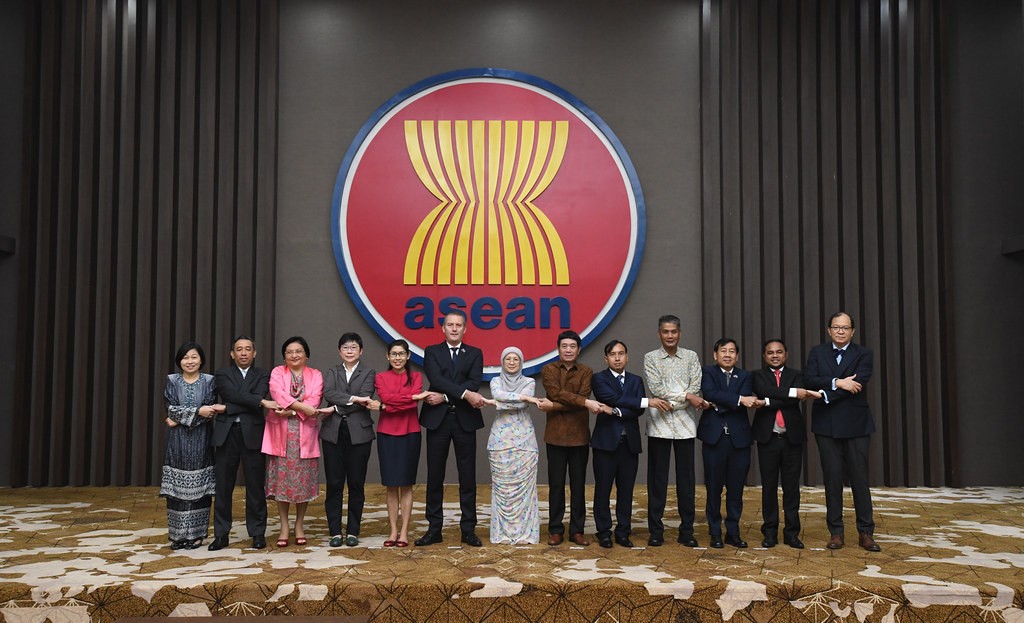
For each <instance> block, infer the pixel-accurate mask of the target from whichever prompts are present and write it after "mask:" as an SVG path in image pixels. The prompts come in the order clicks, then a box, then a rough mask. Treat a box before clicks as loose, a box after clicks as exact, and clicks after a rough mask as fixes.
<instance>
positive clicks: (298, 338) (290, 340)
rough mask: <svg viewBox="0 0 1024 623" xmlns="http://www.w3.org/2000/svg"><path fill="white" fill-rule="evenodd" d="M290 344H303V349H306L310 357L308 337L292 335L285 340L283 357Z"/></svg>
mask: <svg viewBox="0 0 1024 623" xmlns="http://www.w3.org/2000/svg"><path fill="white" fill-rule="evenodd" d="M289 344H299V345H300V346H302V350H304V351H306V357H309V342H307V341H306V338H304V337H301V336H299V335H293V336H292V337H290V338H288V339H287V340H285V341H284V343H283V344H281V356H282V357H284V351H286V350H287V349H288V345H289Z"/></svg>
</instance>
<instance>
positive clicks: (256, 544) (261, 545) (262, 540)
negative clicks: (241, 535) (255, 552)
mask: <svg viewBox="0 0 1024 623" xmlns="http://www.w3.org/2000/svg"><path fill="white" fill-rule="evenodd" d="M266 547H267V538H266V537H265V536H263V535H262V534H257V535H256V536H254V537H252V548H253V549H266Z"/></svg>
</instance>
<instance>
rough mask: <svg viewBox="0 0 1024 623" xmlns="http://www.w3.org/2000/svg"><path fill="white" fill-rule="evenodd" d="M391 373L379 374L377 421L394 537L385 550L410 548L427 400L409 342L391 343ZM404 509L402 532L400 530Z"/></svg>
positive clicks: (379, 453) (381, 467)
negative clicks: (420, 406)
mask: <svg viewBox="0 0 1024 623" xmlns="http://www.w3.org/2000/svg"><path fill="white" fill-rule="evenodd" d="M387 353H388V370H387V372H381V373H379V374H378V375H377V378H376V380H375V384H376V387H377V397H378V398H379V399H380V418H379V419H378V422H377V456H378V457H379V458H380V481H381V484H383V485H384V486H386V487H387V490H388V520H389V521H390V522H391V535H390V536H389V537H388V539H387V540H386V541H384V547H408V545H409V515H411V514H412V486H413V484H415V482H416V467H417V465H419V462H420V422H419V418H418V417H417V412H416V403H417V401H420V400H423V398H424V397H426V395H427V392H425V391H423V377H422V376H421V375H420V373H419V372H413V371H412V370H410V369H409V367H408V364H409V343H408V342H406V341H405V340H395V341H393V342H391V343H390V344H388V350H387ZM399 510H401V517H402V529H401V531H399V529H398V517H399Z"/></svg>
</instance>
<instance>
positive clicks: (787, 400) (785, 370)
mask: <svg viewBox="0 0 1024 623" xmlns="http://www.w3.org/2000/svg"><path fill="white" fill-rule="evenodd" d="M761 353H762V357H763V358H764V364H765V365H764V367H763V368H761V369H759V370H754V372H753V379H754V394H756V395H757V396H758V397H759V398H761V399H762V400H764V403H765V406H763V407H761V408H759V409H758V410H757V412H756V413H754V424H753V427H752V428H753V431H754V440H755V441H757V463H758V467H759V468H760V471H761V518H762V519H763V523H762V524H761V534H763V535H764V540H763V541H761V546H762V547H775V546H776V545H777V544H778V542H779V476H780V474H781V477H782V510H783V513H784V516H785V521H786V524H785V527H784V528H783V530H782V541H783V543H785V544H786V545H788V546H790V547H794V548H796V549H803V547H804V544H803V543H802V542H801V541H800V469H801V467H802V466H803V460H804V441H806V439H807V429H806V427H805V425H804V415H803V413H801V412H800V401H801V400H804V399H807V398H820V397H821V395H820V394H818V393H817V392H812V391H809V390H807V389H804V387H803V385H804V380H803V379H804V375H803V373H802V372H800V370H797V369H796V368H790V367H788V366H786V361H787V359H788V358H789V354H788V351H787V350H786V343H785V342H783V341H782V340H781V339H778V338H773V339H770V340H768V341H767V342H765V343H764V347H763V348H762V349H761Z"/></svg>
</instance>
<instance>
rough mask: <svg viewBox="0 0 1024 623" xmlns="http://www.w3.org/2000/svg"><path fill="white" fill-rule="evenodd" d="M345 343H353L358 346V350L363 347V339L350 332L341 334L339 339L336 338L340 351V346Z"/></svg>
mask: <svg viewBox="0 0 1024 623" xmlns="http://www.w3.org/2000/svg"><path fill="white" fill-rule="evenodd" d="M345 342H355V343H356V344H358V345H359V348H362V347H363V338H361V337H359V334H358V333H354V332H352V331H349V332H348V333H342V334H341V337H339V338H338V348H339V349H340V348H341V345H342V344H344V343H345Z"/></svg>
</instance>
